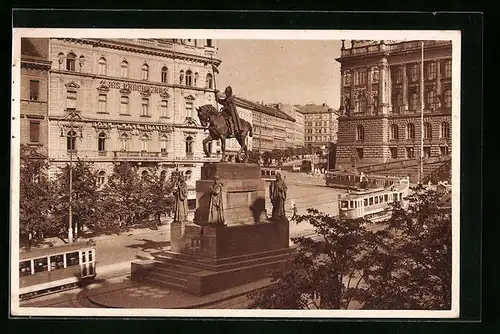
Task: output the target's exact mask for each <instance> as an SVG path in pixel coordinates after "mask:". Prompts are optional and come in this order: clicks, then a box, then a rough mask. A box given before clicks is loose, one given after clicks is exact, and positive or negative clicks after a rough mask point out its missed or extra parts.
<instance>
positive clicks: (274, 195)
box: [269, 172, 288, 220]
mask: <svg viewBox="0 0 500 334" xmlns="http://www.w3.org/2000/svg"><path fill="white" fill-rule="evenodd" d="M287 190H288V188H287V186H286V184H285V181H283V179H282V178H281V174H280V173H279V172H278V173H276V180H274V181H273V182H272V183H271V184H270V185H269V197H270V199H271V204H272V205H273V212H272V215H271V220H280V219H283V218H286V215H285V201H286V193H287Z"/></svg>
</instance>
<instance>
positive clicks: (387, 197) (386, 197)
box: [384, 194, 389, 202]
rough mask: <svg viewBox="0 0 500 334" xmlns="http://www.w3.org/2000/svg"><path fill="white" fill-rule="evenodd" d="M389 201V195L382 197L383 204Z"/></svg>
mask: <svg viewBox="0 0 500 334" xmlns="http://www.w3.org/2000/svg"><path fill="white" fill-rule="evenodd" d="M388 200H389V195H387V194H385V195H384V202H387V201H388Z"/></svg>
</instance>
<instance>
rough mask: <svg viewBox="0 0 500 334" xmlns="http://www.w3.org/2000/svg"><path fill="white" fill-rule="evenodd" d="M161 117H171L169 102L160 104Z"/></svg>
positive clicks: (164, 101)
mask: <svg viewBox="0 0 500 334" xmlns="http://www.w3.org/2000/svg"><path fill="white" fill-rule="evenodd" d="M160 117H164V118H169V117H170V115H169V114H168V100H161V102H160Z"/></svg>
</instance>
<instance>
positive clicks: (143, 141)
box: [141, 134, 149, 152]
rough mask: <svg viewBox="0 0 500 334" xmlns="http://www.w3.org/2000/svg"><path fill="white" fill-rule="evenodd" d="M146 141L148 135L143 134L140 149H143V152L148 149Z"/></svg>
mask: <svg viewBox="0 0 500 334" xmlns="http://www.w3.org/2000/svg"><path fill="white" fill-rule="evenodd" d="M148 141H149V137H148V135H147V134H143V135H142V137H141V151H143V152H147V151H148Z"/></svg>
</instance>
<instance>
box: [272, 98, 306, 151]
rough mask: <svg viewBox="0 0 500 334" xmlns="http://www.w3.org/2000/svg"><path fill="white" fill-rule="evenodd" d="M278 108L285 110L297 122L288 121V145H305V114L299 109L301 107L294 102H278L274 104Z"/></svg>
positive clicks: (295, 146)
mask: <svg viewBox="0 0 500 334" xmlns="http://www.w3.org/2000/svg"><path fill="white" fill-rule="evenodd" d="M273 106H274V107H275V108H277V109H278V110H280V111H282V112H284V113H285V114H287V115H288V116H290V117H291V118H293V119H295V122H291V121H290V122H287V123H286V124H287V128H286V133H287V136H286V141H287V145H286V146H287V147H293V148H299V147H303V146H304V115H303V114H302V113H301V112H300V111H299V107H298V106H295V105H292V104H284V103H277V104H274V105H273Z"/></svg>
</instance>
